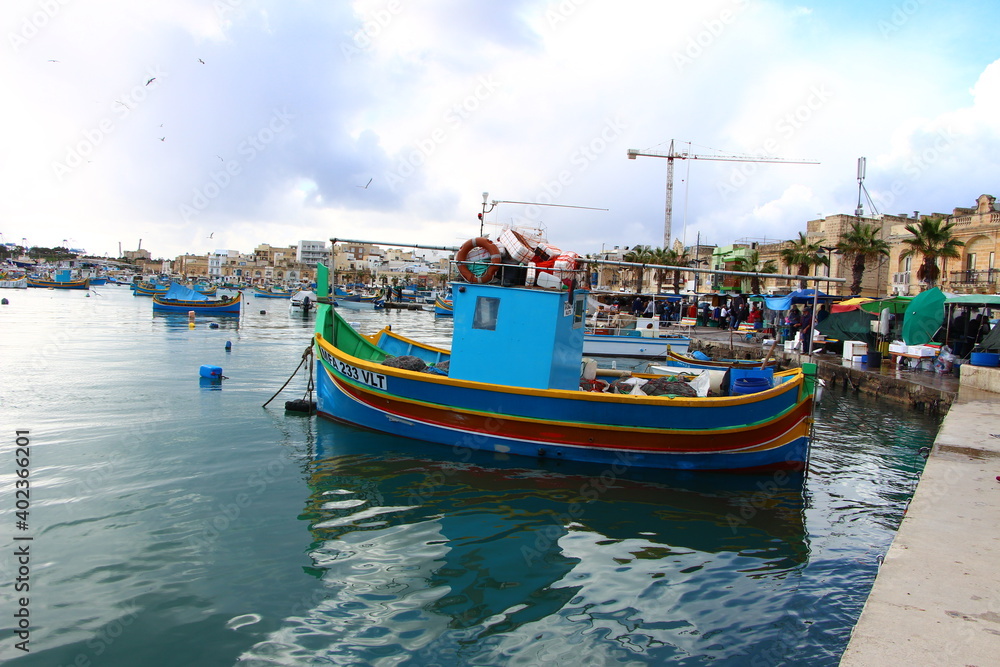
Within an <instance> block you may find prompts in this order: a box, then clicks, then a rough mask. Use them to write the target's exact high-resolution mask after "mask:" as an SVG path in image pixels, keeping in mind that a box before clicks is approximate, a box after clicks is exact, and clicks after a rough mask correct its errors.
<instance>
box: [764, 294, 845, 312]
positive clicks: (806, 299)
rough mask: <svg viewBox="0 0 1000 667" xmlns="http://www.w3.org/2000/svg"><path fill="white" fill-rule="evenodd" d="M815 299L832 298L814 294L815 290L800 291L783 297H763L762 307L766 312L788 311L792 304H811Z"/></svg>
mask: <svg viewBox="0 0 1000 667" xmlns="http://www.w3.org/2000/svg"><path fill="white" fill-rule="evenodd" d="M817 298H819V299H832V298H834V297H831V296H830V295H829V294H824V293H823V292H820V293H819V294H816V290H814V289H800V290H798V291H795V292H792V293H791V294H786V295H785V296H769V297H765V298H764V305H766V306H767V308H768V310H788V309H789V308H791V307H792V304H796V303H812V302H813V300H814V299H817ZM837 298H839V297H837Z"/></svg>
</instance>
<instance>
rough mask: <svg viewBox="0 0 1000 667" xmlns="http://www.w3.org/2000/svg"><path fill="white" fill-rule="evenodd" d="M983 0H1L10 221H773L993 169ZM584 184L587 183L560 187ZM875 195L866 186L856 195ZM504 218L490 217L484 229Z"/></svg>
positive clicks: (767, 225) (592, 236)
mask: <svg viewBox="0 0 1000 667" xmlns="http://www.w3.org/2000/svg"><path fill="white" fill-rule="evenodd" d="M994 19H995V5H994V4H993V3H989V2H985V1H982V2H977V1H974V0H957V1H954V2H948V3H945V2H934V1H932V0H896V1H892V2H888V1H885V2H884V1H881V0H870V1H867V2H854V1H845V2H832V1H830V0H827V1H826V2H819V3H815V2H814V3H805V4H799V3H795V2H785V1H783V0H777V1H765V0H721V1H715V2H712V1H709V2H699V3H692V2H682V1H680V0H620V1H617V2H610V1H605V0H561V1H552V2H545V1H541V0H504V1H501V0H478V1H476V2H470V1H465V2H462V1H460V0H425V1H423V2H415V1H413V0H356V1H355V2H321V1H319V0H313V1H308V0H300V1H294V0H170V1H169V2H167V1H160V0H147V1H144V2H134V1H132V0H94V1H92V2H83V1H80V0H11V1H7V2H4V3H3V8H2V9H0V21H2V28H3V34H4V42H5V43H4V46H3V49H4V51H3V56H2V59H0V61H2V63H3V67H0V86H2V90H4V91H5V93H6V95H5V104H3V105H2V106H0V114H2V116H3V123H2V126H3V127H4V128H5V130H6V131H5V133H4V142H3V149H2V150H0V179H2V183H3V188H2V192H3V196H2V197H0V233H2V234H3V240H5V241H7V242H16V243H20V242H21V239H27V242H28V243H29V244H30V245H42V246H54V245H61V244H63V242H64V240H65V242H66V243H67V244H68V245H70V246H72V247H78V248H85V249H86V250H87V251H88V252H90V253H94V254H98V255H103V254H104V253H107V254H108V256H110V257H115V256H117V254H118V248H119V244H121V247H122V248H123V249H126V250H127V249H134V248H136V247H138V245H139V243H140V241H141V244H142V247H143V248H147V249H149V250H150V251H151V252H152V253H153V255H154V257H157V256H160V257H173V256H175V255H178V254H180V253H184V252H191V253H205V252H208V251H211V250H215V249H233V250H239V251H243V252H248V251H252V249H253V248H254V246H256V245H257V244H260V243H270V244H273V245H285V244H292V243H296V242H297V241H299V240H300V239H316V240H324V239H329V238H330V237H333V236H336V237H341V238H350V239H361V240H374V241H386V242H389V241H395V242H401V243H421V244H429V245H447V246H454V245H460V244H461V243H462V242H463V241H464V240H465V239H467V238H470V237H471V236H476V235H478V233H479V221H478V220H477V218H476V215H477V213H479V212H480V211H481V210H482V193H483V192H484V191H488V192H489V198H490V200H499V201H501V202H538V203H552V204H558V205H560V206H528V205H524V204H514V203H500V204H497V205H496V207H495V208H494V209H493V210H492V212H490V213H489V214H488V215H487V221H488V223H497V224H510V223H514V224H519V225H525V226H540V227H542V228H544V229H545V230H546V233H547V235H548V238H549V240H550V241H551V242H552V243H553V244H555V245H557V246H559V247H562V248H564V249H567V250H575V251H577V252H580V253H587V252H593V251H597V250H600V249H601V248H602V247H611V246H614V245H621V246H633V245H635V244H640V243H641V244H646V245H652V246H662V245H663V227H664V200H665V185H666V172H667V160H665V159H661V158H657V157H639V158H637V159H635V160H629V159H627V157H626V154H627V153H626V152H627V150H628V149H630V148H634V149H639V150H641V151H643V152H653V153H656V152H661V153H663V152H666V151H667V150H668V148H669V142H670V140H671V139H673V140H675V141H676V142H677V143H676V145H675V148H676V149H677V150H678V151H690V152H691V153H693V154H697V155H702V156H718V155H736V156H756V157H758V158H759V157H778V158H784V159H787V160H803V161H815V162H818V163H819V164H769V163H763V162H752V161H748V162H723V161H706V160H698V161H694V160H678V161H676V162H675V179H674V200H673V203H674V213H673V225H672V232H673V237H674V238H681V239H682V240H684V241H685V242H686V243H687V244H693V243H694V242H695V240H696V238H698V235H699V234H700V238H701V241H702V242H703V243H711V244H717V245H726V244H729V243H732V242H735V241H739V240H742V239H754V240H764V239H767V240H781V239H787V238H792V237H794V236H795V235H796V233H797V232H798V231H800V230H804V229H805V222H806V221H807V220H811V219H815V218H817V217H821V216H823V215H829V214H835V213H852V212H853V211H854V208H855V206H856V205H857V200H858V184H857V179H856V163H857V159H858V158H859V157H862V156H864V157H866V158H867V177H866V180H865V185H866V187H867V189H868V191H869V192H870V193H871V195H872V197H873V199H874V201H875V207H876V209H877V210H878V211H880V212H882V213H893V214H898V213H903V212H907V213H911V214H912V212H913V211H915V210H919V211H921V212H922V213H928V212H932V211H948V212H950V211H951V209H952V208H953V207H955V206H972V205H973V202H974V200H975V198H976V197H977V196H979V195H980V194H982V193H989V194H995V195H1000V150H998V148H1000V113H998V112H997V109H998V108H1000V104H998V102H1000V60H998V58H1000V52H998V49H997V48H996V47H995V39H993V37H992V30H993V28H992V27H991V26H992V24H993V22H994ZM574 206H575V207H591V208H594V209H607V210H588V209H584V208H569V207H574ZM865 210H866V212H870V210H871V207H870V206H868V205H867V204H866V206H865ZM497 230H498V227H495V226H494V225H493V224H487V226H486V232H487V233H492V234H494V235H495V234H496V232H497Z"/></svg>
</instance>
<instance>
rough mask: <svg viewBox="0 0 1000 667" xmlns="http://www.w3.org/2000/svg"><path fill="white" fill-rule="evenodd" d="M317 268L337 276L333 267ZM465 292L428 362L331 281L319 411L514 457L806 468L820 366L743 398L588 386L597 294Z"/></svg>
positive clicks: (456, 290) (322, 312) (320, 351)
mask: <svg viewBox="0 0 1000 667" xmlns="http://www.w3.org/2000/svg"><path fill="white" fill-rule="evenodd" d="M317 273H318V280H317V283H318V285H320V286H326V285H327V276H328V270H327V269H326V267H324V266H322V265H320V266H319V267H318V269H317ZM453 295H454V302H453V313H454V318H455V325H454V328H453V336H452V348H451V350H450V351H448V352H447V353H448V363H447V364H446V365H444V364H440V363H436V364H435V365H432V366H428V367H427V368H426V369H425V370H426V371H427V372H422V371H419V370H416V368H417V367H418V366H419V363H415V365H414V366H412V367H411V366H410V365H409V364H402V363H400V358H399V357H393V356H392V355H391V354H390V353H389V352H387V351H386V349H383V348H382V347H380V345H379V344H376V342H374V341H373V340H372V339H371V338H369V337H366V336H363V335H362V334H360V333H359V332H358V331H356V330H355V329H354V328H353V327H352V326H351V325H350V324H349V323H348V322H347V321H346V320H345V319H344V318H343V317H342V316H341V315H340V314H339V313H338V312H337V311H336V310H335V309H333V308H331V307H330V306H329V305H328V304H327V303H326V301H327V300H328V299H327V298H326V297H327V296H328V293H327V290H326V289H325V288H324V287H321V288H320V291H319V292H318V296H319V302H320V303H319V306H318V309H317V318H316V329H315V353H316V363H317V377H318V380H317V392H318V393H317V397H318V401H317V403H318V405H317V409H318V413H319V414H320V415H322V416H324V417H327V418H330V419H334V420H337V421H341V422H345V423H349V424H354V425H357V426H361V427H364V428H368V429H372V430H376V431H382V432H385V433H391V434H395V435H399V436H403V437H408V438H412V439H416V440H423V441H429V442H435V443H439V444H443V445H449V446H452V447H462V448H466V447H468V448H472V449H478V450H486V451H491V452H497V453H503V454H518V455H524V456H533V457H544V458H556V459H558V458H563V459H571V460H578V461H588V462H596V463H602V464H617V465H623V466H626V467H627V466H637V467H652V468H676V469H717V470H728V469H782V468H786V469H803V468H804V466H805V463H806V460H807V455H808V443H809V433H810V426H811V421H812V420H811V412H812V405H813V392H814V388H815V384H816V379H815V365H813V364H805V365H804V366H803V367H802V368H797V369H793V370H789V371H784V372H780V373H774V379H773V386H768V387H766V388H761V390H760V391H753V392H752V393H742V394H739V395H735V396H724V397H681V396H678V395H673V394H668V395H660V396H654V395H645V394H644V393H643V392H642V391H641V388H635V387H634V390H633V392H632V393H629V394H622V393H607V392H604V391H584V390H582V389H581V386H591V387H592V386H593V385H587V384H586V383H583V380H584V379H587V378H585V377H584V378H581V373H582V367H583V364H582V360H583V331H584V327H583V318H584V313H585V311H586V307H585V304H586V295H587V293H586V291H584V290H559V289H541V288H537V287H526V286H523V285H522V286H504V285H499V284H489V283H488V282H484V283H482V284H474V283H468V284H465V283H454V285H453ZM526 332H530V334H529V333H526ZM413 356H417V355H413ZM387 360H388V361H389V363H388V364H386V363H384V362H386V361H387ZM407 361H409V360H407ZM401 366H406V367H401ZM411 368H413V369H411ZM445 368H446V369H445ZM591 380H592V378H591ZM637 380H642V381H646V380H645V378H641V377H639V378H637ZM634 384H635V385H638V384H639V382H638V381H636V382H635V383H634Z"/></svg>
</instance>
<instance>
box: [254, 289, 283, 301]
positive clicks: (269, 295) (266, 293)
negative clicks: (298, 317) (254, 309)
mask: <svg viewBox="0 0 1000 667" xmlns="http://www.w3.org/2000/svg"><path fill="white" fill-rule="evenodd" d="M253 295H254V297H257V298H261V299H291V298H292V293H291V292H278V291H275V290H272V289H271V288H261V287H254V288H253Z"/></svg>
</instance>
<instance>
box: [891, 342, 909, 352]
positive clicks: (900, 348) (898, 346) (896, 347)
mask: <svg viewBox="0 0 1000 667" xmlns="http://www.w3.org/2000/svg"><path fill="white" fill-rule="evenodd" d="M909 349H910V348H909V346H908V345H906V344H905V343H889V351H890V352H899V353H900V354H909Z"/></svg>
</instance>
